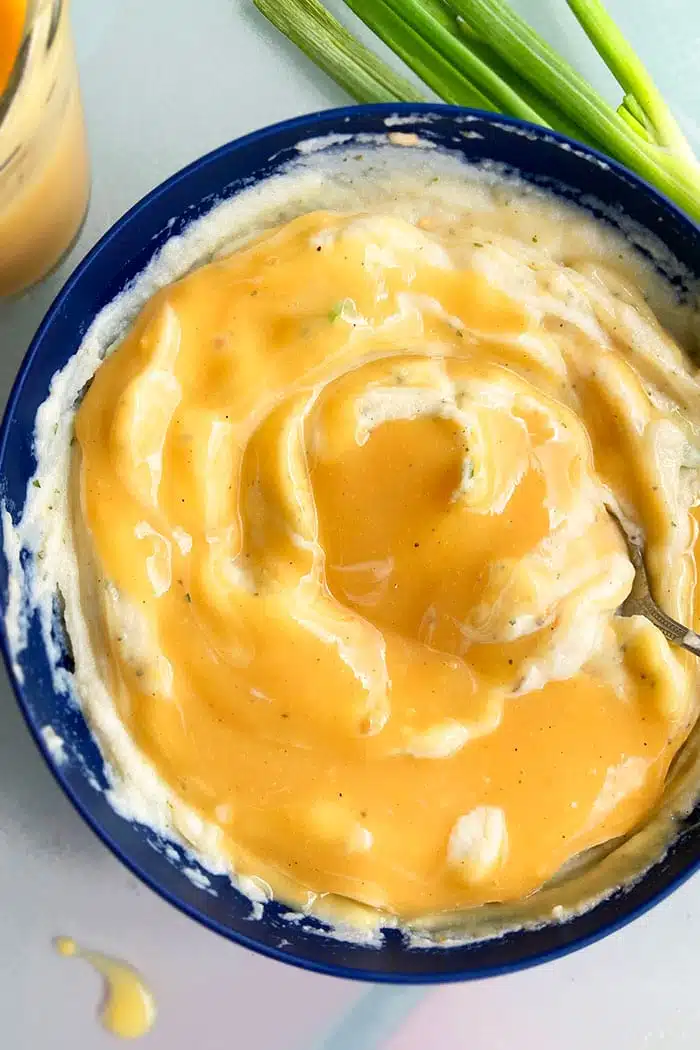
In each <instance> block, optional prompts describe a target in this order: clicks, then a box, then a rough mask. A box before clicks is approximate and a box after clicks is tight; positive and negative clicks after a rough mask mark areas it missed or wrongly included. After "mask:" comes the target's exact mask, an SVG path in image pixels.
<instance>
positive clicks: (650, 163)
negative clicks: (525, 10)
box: [449, 0, 700, 220]
mask: <svg viewBox="0 0 700 1050" xmlns="http://www.w3.org/2000/svg"><path fill="white" fill-rule="evenodd" d="M449 3H450V6H451V7H452V8H453V10H454V11H455V12H456V13H457V14H459V15H461V16H462V17H463V18H464V20H465V22H466V23H467V24H468V25H469V27H470V28H471V29H472V30H473V31H474V32H475V33H476V34H477V35H478V36H480V37H481V38H482V39H486V40H488V41H489V43H490V45H491V46H492V47H493V48H494V50H496V51H497V52H498V54H499V55H500V56H501V58H502V59H503V60H504V61H505V62H506V63H507V64H508V65H510V66H512V67H514V68H515V69H516V70H517V72H518V73H519V74H520V76H522V77H524V78H525V79H526V80H528V81H529V82H530V83H533V82H534V83H535V84H536V85H537V87H538V88H539V90H540V91H541V92H542V93H543V94H544V95H546V96H547V97H548V98H549V99H550V100H552V101H556V103H557V105H558V106H559V107H560V109H561V110H562V111H563V112H564V114H565V115H566V116H567V117H568V118H569V119H570V120H573V121H574V122H575V123H576V124H577V125H578V126H580V127H582V128H584V129H585V130H587V131H588V132H589V133H590V134H591V136H592V138H594V139H595V140H596V141H597V142H598V143H599V145H600V147H601V148H602V149H604V150H605V151H606V152H607V153H609V154H610V156H612V157H615V158H616V159H617V160H620V161H622V163H623V164H626V165H627V166H628V167H629V168H632V169H634V170H635V171H636V172H637V173H638V174H640V175H641V176H642V177H643V178H645V179H647V180H648V181H649V182H652V183H654V184H655V185H656V186H657V187H658V188H659V189H660V190H662V191H663V192H664V193H666V194H668V196H669V197H672V198H673V199H674V200H675V201H676V202H677V203H678V204H680V206H681V207H682V208H684V209H685V210H686V211H687V212H688V214H689V215H691V216H692V217H693V218H694V219H696V220H700V193H699V192H698V185H699V182H700V167H699V166H698V163H697V161H696V160H695V159H694V158H692V157H691V158H690V159H689V158H688V156H687V154H686V153H685V152H683V153H682V154H681V155H678V154H676V153H671V152H670V149H669V148H668V146H667V144H666V143H665V142H664V143H662V144H661V145H659V144H658V143H657V142H655V141H652V142H650V141H648V136H647V137H644V136H643V135H640V134H638V133H636V131H635V130H634V129H633V128H632V127H631V126H630V122H629V120H628V119H626V118H625V117H624V116H621V115H620V114H619V113H618V112H617V111H616V110H614V109H613V108H612V107H611V106H609V105H608V103H607V102H605V100H604V99H603V98H602V97H601V96H600V95H599V94H598V93H597V92H596V91H594V89H593V88H592V87H591V86H590V84H588V83H587V82H586V80H584V78H583V77H582V76H581V75H580V74H579V73H577V72H576V71H575V70H574V69H573V68H572V67H571V66H570V65H569V64H568V62H565V61H564V59H563V58H561V56H560V55H558V54H557V52H556V51H554V49H553V48H551V47H550V46H549V44H547V43H546V42H545V41H544V40H543V39H542V38H541V37H540V36H539V35H538V34H537V33H536V32H535V31H534V30H533V29H531V27H530V26H529V25H528V24H527V22H525V21H524V20H523V19H522V18H520V17H519V15H516V14H515V12H514V11H513V10H512V9H511V8H510V7H509V6H508V4H507V3H505V2H504V0H449ZM569 3H570V4H571V6H572V10H573V11H574V14H578V13H580V12H579V11H577V9H576V8H577V7H580V8H581V12H583V11H584V8H585V12H584V13H582V19H583V22H582V24H583V25H584V29H586V30H587V31H589V30H590V34H589V35H591V36H593V28H592V25H593V18H592V17H591V12H592V11H593V9H594V8H595V9H597V10H602V8H601V7H600V4H599V3H598V2H597V0H580V2H579V3H578V4H576V0H569ZM610 24H612V25H614V23H612V22H611V23H610ZM599 26H600V23H599ZM614 28H615V31H616V33H617V34H619V30H618V29H617V27H616V26H615V27H614ZM620 39H622V36H621V34H620ZM615 42H616V43H617V38H616V39H615ZM630 52H631V49H630ZM631 53H632V54H634V53H633V52H631ZM606 55H607V53H604V54H603V55H602V57H603V59H606ZM620 63H621V64H624V59H623V58H621V59H620ZM627 66H628V69H627V74H626V82H627V83H630V84H636V85H641V79H640V70H642V71H643V67H642V65H641V63H640V62H639V60H638V59H637V58H636V56H634V69H632V68H631V66H630V64H629V63H627ZM618 72H621V70H620V68H619V67H618ZM657 94H658V93H657ZM634 98H635V100H636V102H637V103H638V104H639V106H640V107H641V109H642V110H643V112H644V114H645V116H646V117H648V118H649V117H650V115H649V114H648V113H647V112H646V111H645V110H644V106H643V104H642V102H641V100H640V99H639V98H638V97H637V94H636V92H635V93H634ZM625 109H626V111H627V113H628V114H629V115H631V116H633V117H634V116H635V114H634V113H631V114H630V112H629V110H628V108H627V107H626V106H625ZM667 112H668V111H667ZM655 115H656V116H657V117H659V114H658V112H657V113H655ZM669 116H670V114H669ZM635 119H636V118H635ZM671 120H672V118H671ZM674 124H675V122H674ZM640 126H641V125H640ZM663 127H664V130H665V132H666V134H667V135H670V123H669V121H668V120H667V121H666V122H665V123H664V124H663ZM649 130H650V129H649V127H647V131H649Z"/></svg>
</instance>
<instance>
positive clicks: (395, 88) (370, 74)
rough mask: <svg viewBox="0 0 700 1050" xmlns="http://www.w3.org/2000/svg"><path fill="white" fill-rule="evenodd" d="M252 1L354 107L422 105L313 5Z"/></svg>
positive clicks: (296, 0) (314, 1)
mask: <svg viewBox="0 0 700 1050" xmlns="http://www.w3.org/2000/svg"><path fill="white" fill-rule="evenodd" d="M253 2H254V4H255V6H256V7H257V8H258V10H259V11H260V12H261V13H262V14H263V15H265V17H266V18H267V19H268V20H269V21H270V22H272V24H273V25H274V26H275V28H276V29H279V31H280V32H281V33H284V35H285V36H286V37H287V38H288V39H289V40H291V41H292V42H293V43H295V44H296V45H297V47H298V48H300V49H301V50H302V51H303V52H304V54H305V55H307V56H308V57H309V58H310V59H311V61H312V62H314V63H315V64H316V65H317V66H320V68H321V69H323V70H324V71H325V72H326V73H328V75H329V76H331V77H332V78H333V79H334V80H335V81H336V83H338V84H340V86H341V87H342V88H344V89H345V90H346V91H347V93H348V94H349V95H351V96H352V97H353V98H354V99H355V100H356V101H357V102H423V101H425V95H423V94H421V92H420V91H418V89H417V88H415V87H414V86H413V84H411V83H410V81H408V80H407V79H406V78H405V77H402V76H400V75H399V74H398V73H395V72H394V71H393V69H391V68H390V67H389V66H387V65H386V63H385V62H382V61H381V59H379V58H377V56H376V55H374V54H373V53H372V52H371V51H370V50H369V49H368V48H366V47H364V46H363V45H362V44H360V43H359V42H358V41H357V40H356V39H355V37H354V36H353V35H352V33H349V32H348V30H347V29H345V27H344V26H342V25H341V24H340V22H338V21H337V19H335V18H333V16H332V15H331V14H329V12H328V11H326V9H325V7H323V5H322V4H320V3H319V2H318V0H293V2H289V0H253Z"/></svg>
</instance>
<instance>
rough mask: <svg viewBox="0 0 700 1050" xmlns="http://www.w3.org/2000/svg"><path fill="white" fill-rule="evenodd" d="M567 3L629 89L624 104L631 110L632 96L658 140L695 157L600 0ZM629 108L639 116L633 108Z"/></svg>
mask: <svg viewBox="0 0 700 1050" xmlns="http://www.w3.org/2000/svg"><path fill="white" fill-rule="evenodd" d="M567 3H568V5H569V7H570V8H571V10H572V11H573V12H574V14H575V15H576V17H577V19H578V20H579V22H580V23H581V26H582V27H583V29H584V31H585V33H586V35H587V36H588V38H589V40H590V41H591V43H592V44H593V46H594V47H595V49H596V51H597V52H598V54H599V55H600V57H601V58H602V59H603V61H604V62H605V64H606V66H607V67H608V69H609V70H610V72H611V73H612V75H613V76H614V77H615V79H616V80H617V82H618V84H619V85H620V87H621V88H622V89H623V91H625V92H626V98H625V107H626V108H627V109H628V110H630V107H629V106H628V105H627V99H628V98H629V99H633V100H634V103H636V105H637V106H638V107H639V109H640V110H641V112H642V114H643V115H644V117H646V121H645V120H644V119H643V118H642V120H641V123H646V124H647V127H649V126H650V128H651V129H653V132H654V138H655V140H656V141H657V142H658V144H659V145H660V146H665V147H667V148H668V149H669V150H671V151H672V152H673V153H675V154H676V155H677V156H679V157H685V158H686V159H689V160H693V161H694V160H695V155H694V154H693V151H692V149H691V147H690V144H689V143H688V140H687V139H686V137H685V135H684V134H683V132H682V131H681V129H680V128H679V126H678V124H677V122H676V120H675V118H674V116H673V114H672V113H671V111H670V109H669V108H668V106H667V105H666V103H665V102H664V99H663V97H662V95H661V92H660V91H659V89H658V88H657V87H656V85H655V84H654V81H653V80H652V79H651V76H650V75H649V73H648V72H647V70H646V69H645V67H644V65H643V64H642V62H641V61H640V59H639V57H638V56H637V55H636V54H635V51H634V49H633V48H632V47H631V45H630V44H629V43H628V42H627V40H626V39H625V37H624V36H623V35H622V33H621V32H620V29H619V28H618V26H617V25H616V23H615V22H614V21H613V19H612V18H611V17H610V15H609V14H608V12H607V11H606V10H605V8H604V7H603V5H602V3H601V2H600V0H567ZM630 112H631V113H632V115H633V116H636V117H637V120H639V115H638V114H636V113H635V112H634V109H631V110H630Z"/></svg>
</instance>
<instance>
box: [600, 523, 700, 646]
mask: <svg viewBox="0 0 700 1050" xmlns="http://www.w3.org/2000/svg"><path fill="white" fill-rule="evenodd" d="M607 511H608V514H609V515H610V517H611V518H612V519H613V521H614V522H615V523H616V524H617V526H618V528H619V530H620V532H621V533H622V535H623V536H624V538H625V543H626V544H627V553H628V554H629V559H630V561H631V562H632V565H633V567H634V581H633V583H632V590H631V591H630V593H629V594H628V595H627V597H626V598H625V600H624V602H623V603H622V605H621V606H620V607H619V609H618V610H617V612H618V615H619V616H646V618H647V620H649V621H650V622H651V623H653V624H654V627H658V628H659V630H660V631H661V633H662V634H664V635H665V636H666V638H668V640H669V642H671V643H672V644H673V645H680V646H681V647H682V648H683V649H688V650H689V651H690V652H691V653H695V655H696V656H700V635H698V634H696V633H695V631H690V630H688V628H687V627H684V626H683V624H681V623H678V622H677V621H676V620H672V619H671V617H670V616H667V615H666V613H665V612H664V611H663V609H660V608H659V606H658V605H657V604H656V602H655V601H654V599H653V598H652V596H651V591H650V589H649V578H648V576H647V570H646V566H645V564H644V543H643V542H642V541H641V540H638V539H633V538H632V537H631V536H630V535H629V534H628V532H627V530H626V529H625V527H624V525H623V524H622V522H621V521H620V519H619V518H618V516H617V514H616V513H615V511H614V510H613V509H612V507H610V506H608V507H607Z"/></svg>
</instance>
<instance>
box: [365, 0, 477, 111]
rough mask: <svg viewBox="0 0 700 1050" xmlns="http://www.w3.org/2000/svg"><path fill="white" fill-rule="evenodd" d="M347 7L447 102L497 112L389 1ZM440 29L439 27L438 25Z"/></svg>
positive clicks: (430, 41) (374, 1) (376, 0)
mask: <svg viewBox="0 0 700 1050" xmlns="http://www.w3.org/2000/svg"><path fill="white" fill-rule="evenodd" d="M346 2H347V5H348V7H349V8H350V9H351V10H352V11H354V12H355V14H356V15H357V16H358V18H361V19H362V21H363V22H364V23H365V25H367V26H368V27H369V28H370V29H371V30H373V31H374V32H375V33H376V34H377V36H378V37H380V38H381V39H382V40H383V41H384V43H385V44H388V45H389V47H390V48H391V49H392V51H394V52H395V53H396V54H397V55H398V56H399V57H400V58H402V59H403V60H404V62H405V63H406V65H407V66H409V67H410V68H411V69H412V70H413V72H414V73H417V74H418V76H419V77H420V78H421V79H422V80H424V81H425V83H426V84H427V85H428V87H429V88H432V90H433V91H434V92H435V93H436V94H437V95H439V97H440V98H441V99H442V100H443V101H444V102H452V103H454V104H455V105H458V106H474V107H476V108H477V109H490V110H498V106H497V105H496V104H495V103H494V102H492V101H491V100H490V99H489V98H488V97H487V96H486V95H485V94H484V93H483V92H482V91H480V90H479V89H478V88H477V87H475V86H474V84H473V83H472V82H471V81H470V80H469V79H468V78H467V77H466V76H465V75H464V74H463V73H461V72H460V71H459V69H457V68H456V67H455V66H454V65H453V63H452V62H451V61H450V60H449V58H446V57H445V56H444V55H443V54H442V53H441V52H440V51H439V50H438V49H436V47H435V46H434V42H433V41H432V40H431V39H430V37H428V38H427V39H426V38H425V37H423V35H422V34H421V33H419V32H416V29H415V28H414V27H413V26H412V25H411V24H409V23H407V21H406V19H405V18H404V14H403V12H401V11H398V12H397V11H394V10H393V9H392V7H391V6H389V4H388V3H387V2H386V0H346ZM435 25H436V26H438V28H439V23H437V21H435Z"/></svg>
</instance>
